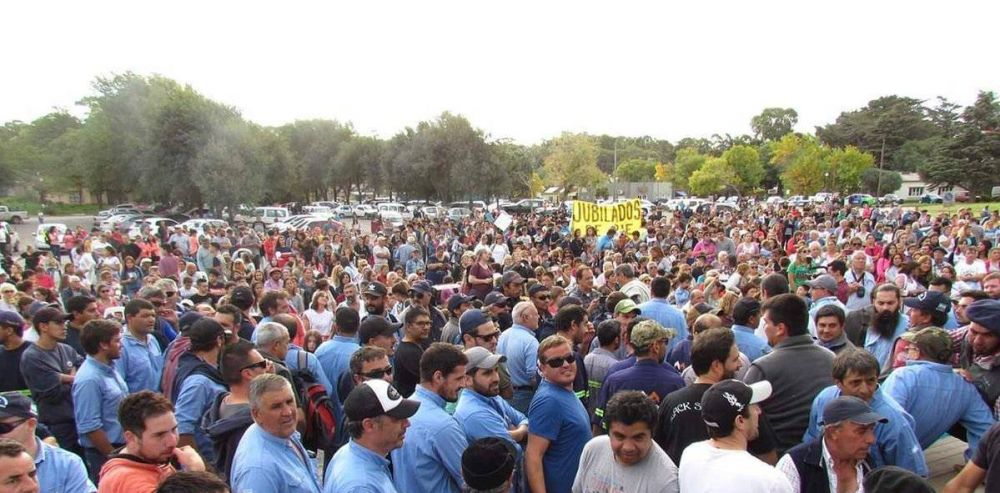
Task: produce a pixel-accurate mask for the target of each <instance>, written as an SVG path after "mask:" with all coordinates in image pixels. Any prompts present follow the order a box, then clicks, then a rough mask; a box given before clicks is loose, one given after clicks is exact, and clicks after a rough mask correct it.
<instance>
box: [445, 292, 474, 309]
mask: <svg viewBox="0 0 1000 493" xmlns="http://www.w3.org/2000/svg"><path fill="white" fill-rule="evenodd" d="M472 299H473V298H472V297H471V296H466V295H464V294H461V293H458V294H453V295H451V298H448V311H449V312H451V311H455V310H458V307H460V306H462V305H464V304H465V303H469V302H471V301H472Z"/></svg>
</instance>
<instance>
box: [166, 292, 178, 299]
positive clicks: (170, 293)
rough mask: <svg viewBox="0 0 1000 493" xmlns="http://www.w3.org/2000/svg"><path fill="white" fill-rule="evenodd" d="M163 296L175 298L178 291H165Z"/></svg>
mask: <svg viewBox="0 0 1000 493" xmlns="http://www.w3.org/2000/svg"><path fill="white" fill-rule="evenodd" d="M163 294H165V295H166V296H167V298H173V297H174V295H175V294H177V291H164V292H163Z"/></svg>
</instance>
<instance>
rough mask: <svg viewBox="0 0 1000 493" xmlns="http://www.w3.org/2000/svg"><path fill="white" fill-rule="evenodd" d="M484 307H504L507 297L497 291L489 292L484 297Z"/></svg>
mask: <svg viewBox="0 0 1000 493" xmlns="http://www.w3.org/2000/svg"><path fill="white" fill-rule="evenodd" d="M483 304H485V305H506V304H507V297H506V296H504V295H503V293H500V292H499V291H491V292H490V293H489V294H487V295H486V299H484V300H483Z"/></svg>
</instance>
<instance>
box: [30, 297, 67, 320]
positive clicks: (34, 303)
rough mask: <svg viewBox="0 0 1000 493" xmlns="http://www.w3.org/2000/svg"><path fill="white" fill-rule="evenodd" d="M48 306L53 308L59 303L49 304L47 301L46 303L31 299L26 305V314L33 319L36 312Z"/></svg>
mask: <svg viewBox="0 0 1000 493" xmlns="http://www.w3.org/2000/svg"><path fill="white" fill-rule="evenodd" d="M49 306H52V308H55V307H57V306H59V305H57V304H55V303H52V304H51V305H50V304H49V303H46V302H44V301H32V302H31V304H30V305H28V316H29V317H31V319H32V320H34V319H35V315H37V314H38V312H39V311H41V310H42V308H48V307H49Z"/></svg>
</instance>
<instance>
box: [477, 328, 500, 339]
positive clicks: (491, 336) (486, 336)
mask: <svg viewBox="0 0 1000 493" xmlns="http://www.w3.org/2000/svg"><path fill="white" fill-rule="evenodd" d="M476 337H478V338H480V339H482V340H484V341H492V340H494V339H497V338H499V337H500V331H499V330H498V331H496V332H490V333H489V334H483V335H478V334H477V335H476Z"/></svg>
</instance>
